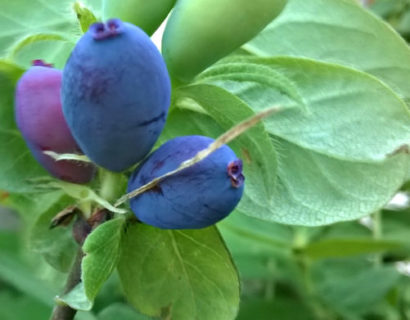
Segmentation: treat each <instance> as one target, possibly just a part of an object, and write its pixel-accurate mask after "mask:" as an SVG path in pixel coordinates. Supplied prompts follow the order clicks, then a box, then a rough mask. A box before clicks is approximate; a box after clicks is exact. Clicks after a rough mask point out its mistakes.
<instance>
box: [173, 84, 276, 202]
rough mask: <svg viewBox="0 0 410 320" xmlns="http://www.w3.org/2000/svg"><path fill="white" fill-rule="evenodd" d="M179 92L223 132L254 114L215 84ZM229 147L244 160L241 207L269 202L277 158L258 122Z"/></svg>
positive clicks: (191, 87) (184, 88)
mask: <svg viewBox="0 0 410 320" xmlns="http://www.w3.org/2000/svg"><path fill="white" fill-rule="evenodd" d="M178 92H179V93H178V94H179V95H180V96H181V97H183V98H184V99H186V98H190V99H192V100H194V101H195V102H196V103H197V104H198V105H199V106H200V107H202V108H203V109H205V110H206V111H207V112H208V114H209V115H210V116H211V117H212V118H213V119H214V120H215V121H216V122H217V123H218V124H219V125H220V126H221V127H222V128H223V129H224V130H225V131H226V130H228V129H230V128H231V127H233V126H234V125H235V124H237V123H239V122H240V121H242V120H244V119H246V118H248V117H250V116H252V115H253V114H254V113H253V112H252V109H250V108H249V106H248V105H246V104H245V103H244V102H243V101H241V100H240V99H238V98H237V97H235V96H234V95H233V94H231V93H229V92H228V91H226V90H224V89H222V88H219V87H217V86H214V85H207V84H198V85H190V86H186V87H183V88H181V89H179V91H178ZM177 105H178V102H177ZM232 146H233V149H234V151H235V152H236V154H237V155H238V156H239V157H241V158H242V159H243V163H244V175H245V177H246V188H245V197H244V198H243V199H242V201H241V204H240V206H242V205H243V203H244V202H250V201H252V202H257V203H260V204H261V205H266V204H268V205H269V203H270V199H271V197H272V194H273V190H274V187H275V181H276V174H277V173H276V169H277V160H276V152H275V149H274V148H273V145H272V143H271V140H270V138H269V136H268V134H267V132H266V131H265V128H264V126H263V125H262V124H258V125H256V126H255V127H253V128H251V129H250V130H248V131H247V132H245V133H243V134H242V135H241V136H239V137H238V138H237V139H236V140H235V142H234V143H233V144H232ZM248 198H251V199H252V200H248Z"/></svg>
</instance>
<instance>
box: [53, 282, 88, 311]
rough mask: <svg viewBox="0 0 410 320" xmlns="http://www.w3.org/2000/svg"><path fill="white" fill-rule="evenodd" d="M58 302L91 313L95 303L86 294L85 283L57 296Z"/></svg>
mask: <svg viewBox="0 0 410 320" xmlns="http://www.w3.org/2000/svg"><path fill="white" fill-rule="evenodd" d="M56 301H57V303H63V304H66V305H68V306H70V307H71V308H73V309H76V310H81V311H90V310H91V308H92V306H93V302H92V301H91V300H89V299H88V298H87V295H86V294H85V289H84V283H82V282H80V283H79V284H78V285H76V286H75V287H74V289H72V290H71V291H70V292H68V293H66V294H64V295H62V296H57V297H56Z"/></svg>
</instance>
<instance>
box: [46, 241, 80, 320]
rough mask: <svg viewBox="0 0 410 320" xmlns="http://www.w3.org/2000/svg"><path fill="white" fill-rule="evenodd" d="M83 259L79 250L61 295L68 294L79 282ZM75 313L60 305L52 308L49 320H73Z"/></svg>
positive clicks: (75, 311) (71, 309)
mask: <svg viewBox="0 0 410 320" xmlns="http://www.w3.org/2000/svg"><path fill="white" fill-rule="evenodd" d="M83 257H84V253H83V250H82V249H81V248H79V249H78V252H77V256H76V258H75V261H74V264H73V266H72V267H71V271H70V273H69V275H68V278H67V282H66V285H65V287H64V291H63V294H66V293H68V292H70V291H71V290H72V289H74V287H75V286H76V285H77V284H79V283H80V282H81V263H82V261H83ZM76 313H77V310H75V309H73V308H71V307H70V306H68V305H66V304H60V305H57V306H56V307H55V308H54V310H53V313H52V315H51V318H50V320H73V319H74V316H75V314H76Z"/></svg>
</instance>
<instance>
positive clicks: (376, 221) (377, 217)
mask: <svg viewBox="0 0 410 320" xmlns="http://www.w3.org/2000/svg"><path fill="white" fill-rule="evenodd" d="M372 218H373V224H372V227H373V228H372V231H373V239H374V240H380V239H381V238H382V237H383V230H382V213H381V211H380V210H379V211H376V212H375V213H373V217H372ZM382 258H383V256H382V254H381V253H376V254H375V257H374V265H375V266H376V267H380V266H381V265H382Z"/></svg>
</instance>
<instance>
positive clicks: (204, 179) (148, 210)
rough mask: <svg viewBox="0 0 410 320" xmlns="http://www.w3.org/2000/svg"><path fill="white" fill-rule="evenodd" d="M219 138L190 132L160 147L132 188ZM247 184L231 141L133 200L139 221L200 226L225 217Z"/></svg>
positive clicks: (172, 226) (131, 182)
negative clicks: (230, 146) (231, 147)
mask: <svg viewBox="0 0 410 320" xmlns="http://www.w3.org/2000/svg"><path fill="white" fill-rule="evenodd" d="M213 141H214V140H213V139H211V138H208V137H203V136H184V137H178V138H175V139H172V140H169V141H168V142H166V143H165V144H163V145H162V146H161V147H160V148H158V149H157V150H156V151H155V152H154V153H153V154H152V155H151V156H150V157H149V158H148V159H147V160H146V161H145V162H144V163H143V164H142V165H141V166H140V168H138V169H137V170H136V171H135V172H134V173H133V175H132V176H131V177H130V180H129V182H128V192H130V191H132V190H135V189H137V188H139V187H141V186H142V185H144V184H146V183H148V182H150V181H151V180H152V179H154V178H156V177H159V176H161V175H163V174H164V173H167V172H169V171H171V170H174V169H176V168H177V167H178V166H179V165H180V164H181V163H182V162H184V161H185V160H188V159H189V158H191V157H193V156H194V155H195V154H196V153H197V152H198V151H200V150H202V149H204V148H206V147H208V146H209V145H210V144H211V143H212V142H213ZM243 188H244V176H243V174H242V161H241V160H240V159H238V158H237V157H236V155H235V153H234V152H233V151H232V150H231V149H230V148H229V147H228V146H226V145H224V146H222V147H221V148H219V149H218V150H216V151H215V152H214V153H212V154H211V155H210V156H208V157H207V158H205V159H204V160H202V161H200V162H198V163H196V164H195V165H193V166H192V167H190V168H187V169H185V170H183V171H181V172H180V173H177V174H175V175H174V176H170V177H168V178H165V179H164V180H163V181H161V182H160V183H159V184H158V185H157V186H156V187H154V188H153V189H151V190H149V191H147V192H145V193H143V194H141V195H139V196H137V197H134V198H132V199H131V202H130V204H131V209H132V211H133V212H134V213H135V215H136V216H137V218H138V219H139V220H141V221H142V222H144V223H147V224H149V225H152V226H155V227H159V228H163V229H196V228H204V227H207V226H210V225H212V224H214V223H216V222H218V221H219V220H221V219H223V218H225V217H226V216H227V215H228V214H229V213H230V212H231V211H232V210H233V209H234V208H235V207H236V205H237V204H238V202H239V200H240V199H241V196H242V193H243Z"/></svg>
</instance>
